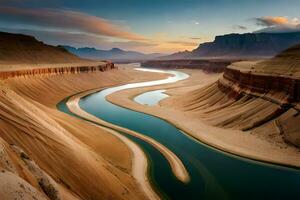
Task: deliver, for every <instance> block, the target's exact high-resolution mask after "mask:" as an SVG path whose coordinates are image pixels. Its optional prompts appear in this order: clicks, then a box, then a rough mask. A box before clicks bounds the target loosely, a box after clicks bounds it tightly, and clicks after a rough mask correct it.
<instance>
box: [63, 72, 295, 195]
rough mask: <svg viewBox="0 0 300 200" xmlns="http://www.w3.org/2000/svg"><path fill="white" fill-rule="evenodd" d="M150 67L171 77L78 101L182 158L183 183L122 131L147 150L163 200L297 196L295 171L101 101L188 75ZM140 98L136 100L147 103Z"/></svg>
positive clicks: (151, 150) (152, 175)
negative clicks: (185, 179) (187, 178)
mask: <svg viewBox="0 0 300 200" xmlns="http://www.w3.org/2000/svg"><path fill="white" fill-rule="evenodd" d="M139 70H144V71H149V70H147V69H139ZM150 71H151V70H150ZM152 71H153V70H152ZM155 71H156V72H164V73H171V74H172V75H173V76H172V77H169V78H168V79H164V80H160V81H148V82H142V83H132V84H126V85H122V86H117V87H112V88H108V89H105V90H102V91H99V92H96V93H93V94H90V95H88V96H85V97H84V98H82V99H81V100H80V103H79V105H80V107H81V108H82V109H83V110H85V111H86V112H88V113H90V114H92V115H94V116H96V117H98V118H101V119H102V120H105V121H107V122H109V123H112V124H115V125H118V126H121V127H125V128H128V129H130V130H133V131H136V132H138V133H141V134H144V135H146V136H149V137H151V138H153V139H155V140H156V141H158V142H159V143H161V144H163V145H164V146H166V147H167V148H168V149H170V150H171V151H172V152H173V153H175V154H176V155H177V156H178V157H179V158H180V159H181V161H182V162H183V164H184V165H185V167H186V169H187V171H188V173H189V175H190V178H191V179H190V181H189V182H188V183H182V182H181V181H179V180H178V179H177V178H176V177H175V176H174V174H173V173H172V170H171V167H170V165H169V163H168V162H167V160H166V159H165V157H163V155H162V154H161V153H160V152H159V151H158V150H156V149H155V148H154V147H152V146H151V145H149V144H148V143H146V142H144V141H143V140H140V139H138V138H136V137H134V136H130V135H126V134H125V136H127V137H128V138H130V139H131V140H132V141H134V142H136V143H137V144H138V145H139V146H140V147H141V148H142V149H143V150H144V152H145V153H146V154H147V156H148V159H149V163H150V166H149V177H150V180H151V182H152V185H153V187H154V189H155V190H156V191H157V192H158V193H160V195H161V197H162V198H164V199H187V200H193V199H298V198H300V189H299V188H300V170H298V169H292V168H287V167H283V166H279V165H271V164H267V163H262V162H257V161H253V160H250V159H246V158H242V157H238V156H235V155H231V154H228V153H225V152H222V151H219V150H217V149H214V148H212V147H209V146H207V145H205V144H203V143H201V142H199V141H196V140H195V139H193V138H191V137H189V136H188V135H186V134H184V133H183V132H182V131H181V130H179V129H178V128H176V127H175V126H173V125H172V124H170V123H169V122H167V121H165V120H162V119H160V118H157V117H155V116H151V115H149V114H145V113H141V112H137V111H133V110H130V109H127V108H124V107H120V106H117V105H115V104H113V103H110V102H108V101H107V100H106V96H107V95H109V94H112V93H114V92H117V91H120V90H124V89H129V88H136V87H145V86H151V85H158V84H166V83H171V82H176V81H180V80H183V79H185V78H188V75H187V74H185V73H183V72H177V71H169V70H154V72H155ZM149 98H151V93H150V95H149V93H148V94H147V97H146V98H145V99H146V100H144V101H147V102H149V101H150V102H151V100H149ZM155 98H156V97H155ZM66 101H67V99H65V100H64V101H62V102H60V103H59V104H58V108H59V109H60V110H61V111H64V112H66V113H69V114H71V113H70V111H69V110H68V108H67V107H66ZM144 101H143V100H142V101H141V102H139V103H147V102H144ZM155 101H156V102H157V101H158V100H155ZM120 134H124V133H120Z"/></svg>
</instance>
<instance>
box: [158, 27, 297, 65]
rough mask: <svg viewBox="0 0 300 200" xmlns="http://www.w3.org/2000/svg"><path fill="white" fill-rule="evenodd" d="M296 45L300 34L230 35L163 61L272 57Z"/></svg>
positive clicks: (166, 57)
mask: <svg viewBox="0 0 300 200" xmlns="http://www.w3.org/2000/svg"><path fill="white" fill-rule="evenodd" d="M296 44H300V32H293V33H245V34H228V35H222V36H216V38H215V40H214V41H213V42H206V43H202V44H200V45H199V47H198V48H196V49H194V50H193V51H190V52H179V53H175V54H172V55H169V56H163V57H161V59H182V58H225V57H226V58H230V57H231V58H240V57H243V58H245V57H246V58H249V57H271V56H274V55H276V54H278V53H279V52H281V51H283V50H285V49H287V48H289V47H291V46H293V45H296Z"/></svg>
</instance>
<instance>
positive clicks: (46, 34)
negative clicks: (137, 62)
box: [0, 28, 157, 50]
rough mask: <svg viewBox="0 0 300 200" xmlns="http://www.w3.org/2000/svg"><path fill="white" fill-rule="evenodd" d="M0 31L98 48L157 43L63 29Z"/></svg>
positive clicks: (134, 48)
mask: <svg viewBox="0 0 300 200" xmlns="http://www.w3.org/2000/svg"><path fill="white" fill-rule="evenodd" d="M0 31H6V32H11V33H22V34H26V35H32V36H34V37H36V38H37V39H38V40H40V41H43V42H45V43H47V44H51V45H70V46H74V47H95V48H98V49H111V48H113V47H118V48H122V49H125V50H136V49H137V48H141V49H142V50H143V48H144V49H147V48H148V47H155V46H157V44H155V43H150V42H144V41H110V40H109V39H108V38H107V37H103V36H97V35H88V34H85V33H69V32H64V31H49V30H30V29H11V28H0Z"/></svg>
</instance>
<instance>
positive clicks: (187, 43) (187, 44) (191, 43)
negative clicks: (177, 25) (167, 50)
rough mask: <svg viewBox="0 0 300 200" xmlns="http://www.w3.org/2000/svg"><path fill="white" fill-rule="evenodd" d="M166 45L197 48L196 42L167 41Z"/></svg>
mask: <svg viewBox="0 0 300 200" xmlns="http://www.w3.org/2000/svg"><path fill="white" fill-rule="evenodd" d="M167 43H169V44H179V45H182V46H197V45H198V43H196V42H190V41H176V40H174V41H167Z"/></svg>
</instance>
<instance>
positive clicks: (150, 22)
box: [0, 0, 300, 53]
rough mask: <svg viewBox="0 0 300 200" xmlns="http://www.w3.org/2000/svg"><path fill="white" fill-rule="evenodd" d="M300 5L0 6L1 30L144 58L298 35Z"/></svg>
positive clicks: (144, 2)
mask: <svg viewBox="0 0 300 200" xmlns="http://www.w3.org/2000/svg"><path fill="white" fill-rule="evenodd" d="M299 10H300V1H299V0H245V1H242V0H85V1H84V0H67V1H61V0H43V1H42V0H0V30H1V31H8V32H18V33H25V34H30V35H34V36H35V37H37V38H38V39H39V40H42V41H44V42H46V43H49V44H54V45H57V44H62V45H72V46H75V47H84V46H89V47H96V48H99V49H110V48H113V47H118V48H122V49H126V50H136V51H142V52H146V53H153V52H161V53H171V52H176V51H182V50H185V49H187V50H192V49H194V48H196V47H197V46H198V45H199V43H202V42H206V41H212V40H213V39H214V37H215V36H216V35H223V34H227V33H245V32H254V31H263V32H286V31H297V30H300V20H299V19H298V17H300V16H299V15H300V14H299Z"/></svg>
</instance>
